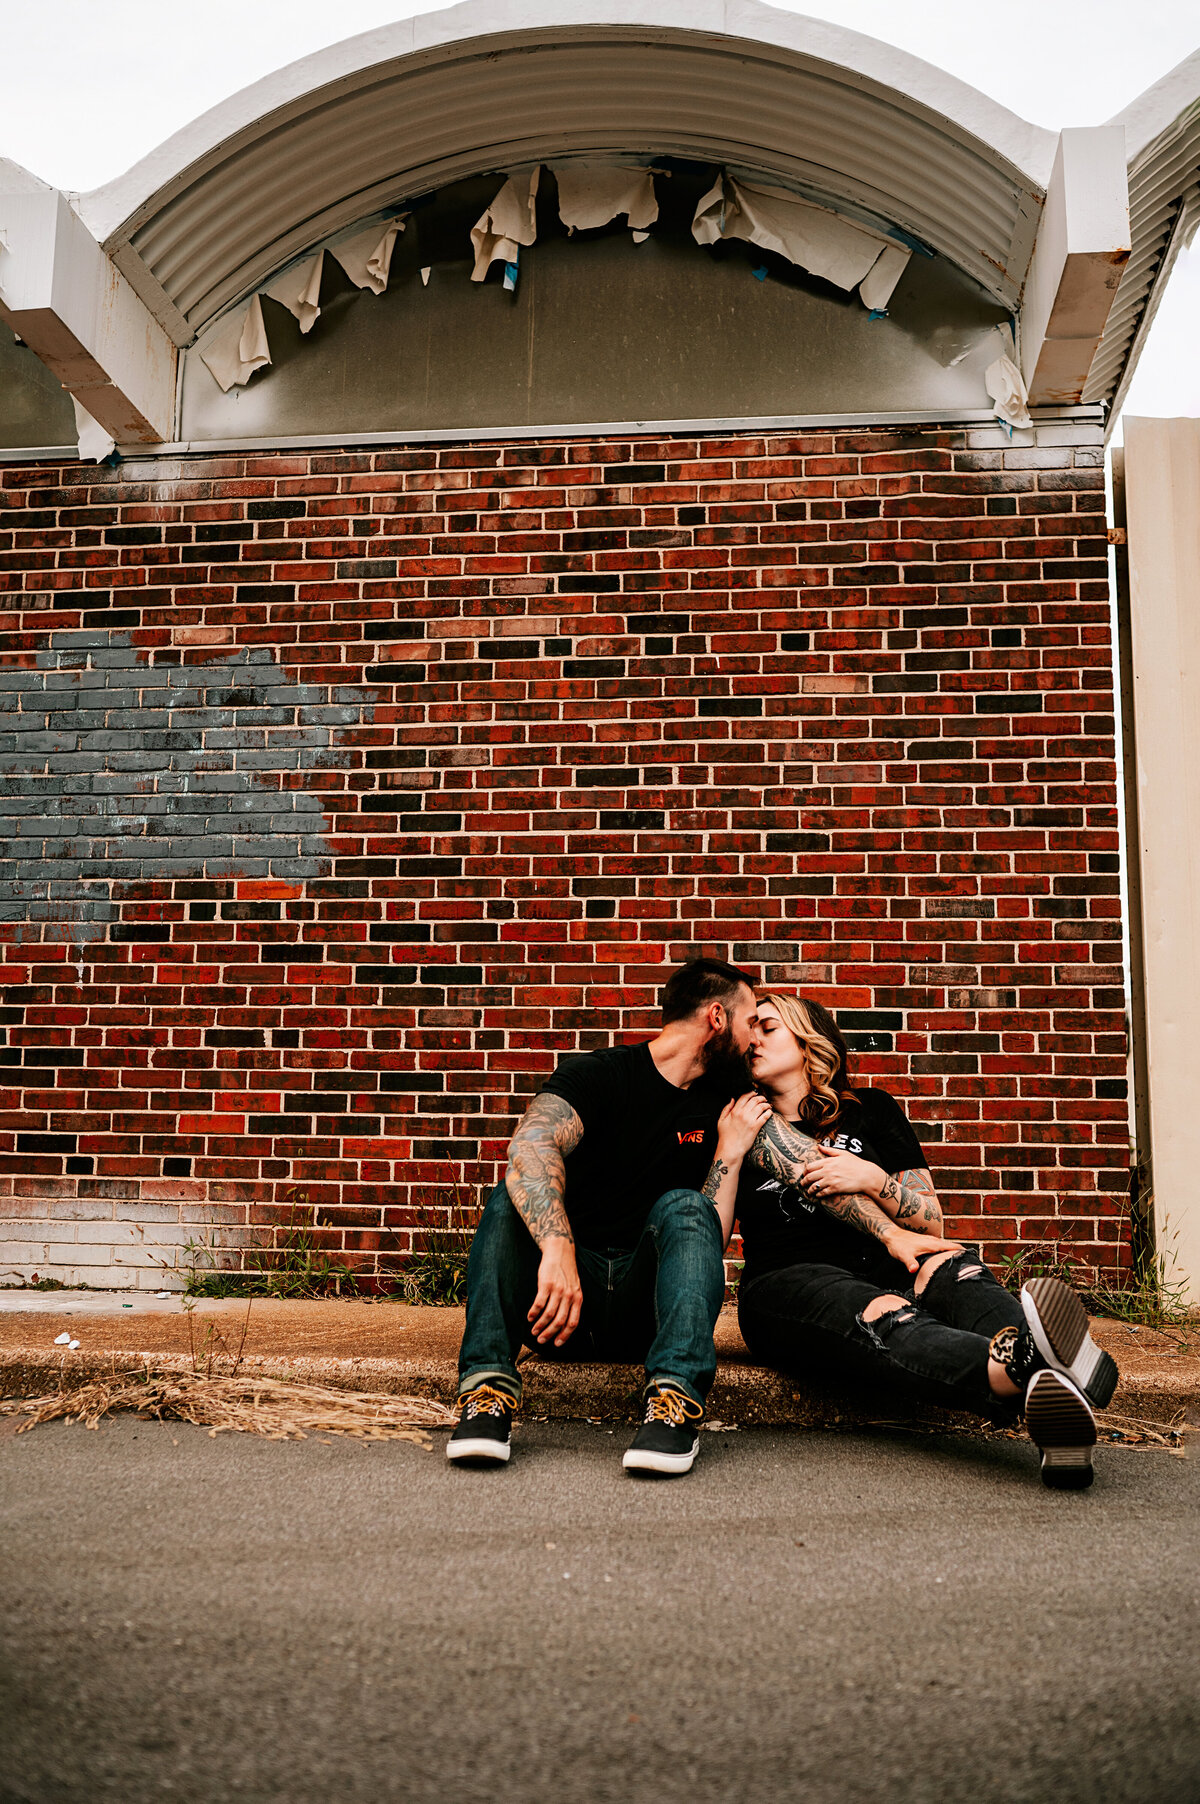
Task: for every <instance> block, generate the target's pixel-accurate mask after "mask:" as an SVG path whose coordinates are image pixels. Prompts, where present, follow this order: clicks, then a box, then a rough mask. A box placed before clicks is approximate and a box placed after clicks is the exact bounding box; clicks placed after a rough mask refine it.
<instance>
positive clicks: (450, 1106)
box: [0, 427, 1129, 1284]
mask: <svg viewBox="0 0 1200 1804" xmlns="http://www.w3.org/2000/svg"><path fill="white" fill-rule="evenodd" d="M1050 436H1055V435H1051V434H1049V433H1045V432H1044V433H1043V434H1042V437H1043V438H1046V437H1050ZM1072 437H1074V439H1075V441H1076V442H1075V443H1074V444H1071V443H1069V442H1066V443H1064V442H1063V441H1064V440H1068V439H1070V438H1072ZM1101 463H1102V459H1101V453H1100V450H1099V448H1098V445H1097V442H1096V440H1095V437H1094V433H1093V430H1092V429H1091V428H1087V427H1080V428H1076V429H1072V428H1070V427H1061V428H1058V429H1057V433H1056V436H1055V442H1052V443H1041V444H1038V445H1036V446H1035V447H1034V448H1032V449H1028V448H1027V449H1012V448H1005V443H1004V441H1003V440H1002V439H1001V438H1000V436H999V434H998V433H989V432H983V433H973V432H951V431H945V430H940V431H932V430H931V431H926V432H910V433H906V434H903V435H900V434H897V433H895V432H886V431H874V432H866V431H859V432H845V433H837V434H834V433H831V432H821V433H809V434H805V435H804V436H788V435H784V434H780V435H778V436H767V437H752V436H747V437H743V438H735V439H731V440H727V441H724V440H703V439H701V440H697V439H695V438H690V439H685V438H670V439H665V440H644V439H643V440H635V441H633V442H628V441H626V442H621V443H613V442H607V441H604V442H595V443H589V442H581V441H578V440H568V441H564V442H545V443H540V444H484V445H477V446H472V447H470V448H466V449H464V448H460V447H446V446H442V447H438V446H432V447H428V448H418V449H392V450H347V451H345V452H342V453H334V454H329V453H326V452H324V451H322V452H320V453H313V454H311V455H295V454H290V453H273V454H248V455H242V456H236V457H233V456H224V455H214V456H211V457H204V458H201V457H197V458H194V459H189V460H188V461H186V462H183V463H175V462H173V463H170V464H165V463H164V464H157V465H148V464H146V463H132V464H127V465H125V466H124V467H123V468H121V469H120V470H118V471H115V472H113V471H109V470H107V469H103V468H101V469H90V468H80V467H79V466H78V465H68V466H65V467H61V468H56V467H46V466H43V465H38V466H26V467H19V468H10V469H7V470H4V471H0V590H3V592H4V595H5V610H6V611H5V614H4V619H3V622H2V626H3V640H2V642H0V653H2V662H3V666H4V669H3V672H2V674H0V704H2V706H3V711H4V716H5V718H4V720H3V721H2V722H0V790H2V792H3V795H4V797H5V803H6V806H5V808H4V810H3V812H4V814H5V816H6V817H7V827H6V830H5V833H4V841H3V844H2V845H0V863H2V865H3V868H2V869H0V934H2V937H3V942H4V944H3V953H4V969H3V976H4V983H5V990H6V994H5V995H4V997H3V1014H2V1023H3V1029H4V1032H3V1039H4V1042H5V1045H4V1047H3V1048H2V1049H0V1058H2V1059H3V1062H4V1075H5V1081H6V1088H5V1092H4V1103H3V1114H2V1116H0V1173H2V1174H3V1175H2V1176H0V1185H2V1186H3V1194H4V1197H5V1198H6V1199H7V1200H8V1204H10V1205H11V1206H10V1207H9V1206H6V1207H5V1209H4V1213H5V1214H6V1215H7V1216H8V1217H9V1219H10V1225H9V1226H8V1227H7V1228H5V1230H4V1233H5V1235H6V1247H5V1254H6V1256H5V1257H4V1259H3V1264H4V1266H5V1268H6V1269H11V1270H15V1271H19V1272H21V1273H23V1274H25V1275H29V1273H31V1272H32V1271H34V1270H37V1271H39V1272H41V1273H42V1275H46V1274H47V1272H50V1273H54V1274H60V1275H69V1276H74V1277H75V1278H80V1277H83V1278H85V1279H87V1280H89V1281H91V1282H93V1283H106V1282H110V1283H111V1282H117V1283H122V1282H140V1283H146V1284H157V1283H158V1282H160V1281H161V1277H160V1272H161V1264H160V1263H159V1262H164V1263H166V1264H168V1265H169V1264H171V1263H173V1262H174V1263H178V1262H179V1260H180V1258H181V1257H182V1255H181V1254H180V1251H179V1249H180V1248H181V1246H182V1245H183V1243H184V1242H186V1241H188V1240H189V1239H196V1240H204V1239H205V1238H212V1239H215V1240H216V1241H218V1242H220V1243H221V1244H222V1245H224V1246H225V1247H226V1248H228V1249H231V1254H230V1256H232V1257H236V1255H237V1249H238V1247H239V1246H244V1245H246V1244H247V1242H248V1241H251V1240H253V1238H254V1237H255V1236H256V1235H257V1234H259V1233H260V1232H262V1231H263V1230H264V1228H265V1227H266V1226H267V1225H268V1224H270V1223H271V1222H272V1221H278V1220H279V1219H280V1218H281V1215H286V1214H287V1213H288V1211H289V1210H290V1209H292V1208H294V1207H297V1206H299V1208H300V1210H301V1211H302V1213H303V1212H304V1211H308V1212H310V1216H311V1219H313V1220H314V1221H315V1223H316V1225H317V1228H318V1232H319V1237H320V1240H321V1242H322V1244H323V1245H325V1246H326V1247H327V1248H328V1249H330V1250H331V1251H336V1252H341V1251H345V1253H346V1254H347V1255H348V1256H349V1257H350V1259H351V1261H352V1262H357V1261H361V1262H362V1263H363V1265H364V1266H365V1267H366V1269H367V1270H374V1269H376V1268H377V1266H381V1267H384V1268H386V1267H388V1266H390V1265H394V1263H395V1261H396V1259H397V1257H398V1256H400V1255H402V1254H403V1252H404V1251H405V1250H406V1249H407V1248H408V1246H409V1245H410V1241H411V1234H412V1230H413V1226H414V1221H415V1220H417V1219H418V1218H417V1217H416V1216H415V1215H414V1208H419V1207H420V1206H421V1205H422V1202H423V1201H424V1202H430V1201H432V1202H433V1203H434V1204H439V1205H440V1204H444V1203H445V1201H446V1197H447V1189H446V1186H447V1185H448V1184H449V1183H450V1182H451V1181H452V1180H461V1181H466V1182H468V1183H470V1182H474V1181H477V1180H481V1179H488V1178H490V1177H491V1176H492V1174H493V1173H494V1172H495V1171H496V1168H497V1162H498V1160H499V1159H500V1158H501V1156H502V1152H503V1148H504V1145H505V1142H506V1140H507V1137H508V1135H509V1133H510V1131H511V1128H512V1126H513V1123H514V1120H515V1117H516V1115H517V1114H518V1113H519V1111H520V1109H521V1108H522V1107H523V1105H524V1102H525V1100H526V1099H527V1097H528V1096H529V1094H530V1093H531V1091H532V1090H533V1089H534V1088H535V1087H536V1084H537V1082H538V1079H539V1076H540V1075H541V1074H542V1073H544V1072H545V1071H547V1070H548V1069H549V1068H550V1067H551V1066H552V1065H553V1063H554V1061H555V1058H556V1057H557V1055H558V1054H559V1053H562V1052H565V1051H568V1050H571V1049H575V1048H587V1047H592V1046H596V1045H601V1044H606V1043H608V1040H609V1037H610V1035H612V1034H620V1035H628V1036H631V1037H640V1036H643V1035H645V1034H647V1033H648V1032H650V1031H651V1030H652V1029H653V1027H654V1025H655V1019H656V1016H655V995H656V990H657V986H658V985H659V983H660V982H661V981H662V978H663V975H664V971H665V968H666V967H667V966H669V965H670V964H672V963H674V962H675V961H678V960H680V959H682V958H684V957H686V956H688V955H690V954H693V953H696V952H705V953H714V954H717V955H719V956H732V957H733V958H735V959H736V960H737V961H738V962H739V963H742V964H745V965H748V966H751V967H753V968H754V969H755V970H756V971H758V972H760V973H761V974H762V975H763V977H764V978H766V979H769V980H770V981H772V982H779V983H783V984H786V985H792V986H797V987H799V988H801V989H803V990H804V991H806V992H808V993H809V994H813V995H816V996H819V997H821V998H822V999H824V1000H826V1001H827V1002H830V1003H832V1004H833V1005H834V1006H835V1007H836V1008H837V1010H838V1011H839V1013H840V1017H841V1020H842V1022H843V1024H844V1025H845V1026H846V1027H847V1028H848V1029H849V1030H850V1039H851V1043H852V1045H854V1046H855V1047H856V1048H857V1049H858V1070H859V1072H860V1074H861V1081H871V1082H876V1083H882V1084H884V1085H886V1086H888V1087H890V1088H893V1089H895V1090H896V1091H897V1092H898V1093H899V1094H900V1095H901V1097H902V1098H904V1099H906V1100H907V1101H908V1103H909V1107H910V1111H911V1113H912V1115H913V1117H914V1119H915V1120H916V1122H917V1123H918V1127H919V1131H920V1133H921V1135H922V1137H923V1139H924V1140H925V1141H926V1142H927V1144H928V1146H929V1152H930V1161H931V1164H932V1165H933V1168H934V1171H935V1175H936V1177H937V1180H938V1183H939V1186H940V1188H941V1189H942V1192H943V1195H944V1197H945V1198H946V1200H947V1203H948V1213H949V1217H950V1220H951V1222H952V1224H953V1227H954V1228H955V1229H956V1230H957V1231H959V1232H962V1233H970V1234H971V1235H974V1236H981V1237H982V1239H983V1240H984V1242H985V1243H986V1244H987V1246H988V1247H989V1249H990V1250H991V1252H992V1253H993V1254H994V1255H999V1254H1008V1253H1011V1252H1012V1251H1013V1250H1014V1249H1015V1248H1016V1247H1017V1246H1018V1244H1032V1243H1035V1242H1037V1241H1039V1240H1042V1239H1051V1240H1058V1239H1060V1238H1066V1239H1067V1240H1069V1241H1070V1242H1072V1243H1073V1244H1074V1246H1075V1248H1076V1251H1077V1256H1079V1257H1081V1258H1082V1259H1083V1260H1084V1261H1085V1262H1091V1263H1094V1264H1096V1265H1099V1266H1104V1267H1107V1268H1109V1269H1110V1270H1111V1269H1112V1268H1114V1267H1115V1266H1116V1265H1117V1264H1119V1263H1120V1262H1121V1261H1122V1260H1123V1259H1124V1258H1125V1229H1124V1224H1123V1212H1124V1206H1125V1192H1126V1187H1127V1181H1128V1163H1129V1158H1128V1141H1127V1125H1126V1104H1125V1101H1124V1094H1125V1053H1124V1032H1123V991H1122V972H1121V941H1120V918H1119V898H1118V860H1117V833H1116V815H1115V788H1114V781H1115V779H1114V741H1113V718H1112V695H1111V688H1112V679H1111V651H1110V642H1109V627H1108V588H1107V566H1106V553H1105V540H1104V526H1105V521H1104V514H1103V506H1104V498H1103V472H1102V467H1101ZM297 1198H299V1199H300V1202H299V1204H298V1205H297V1200H296V1199H297ZM306 1219H307V1217H306Z"/></svg>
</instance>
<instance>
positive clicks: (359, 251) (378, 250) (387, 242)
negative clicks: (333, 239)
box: [327, 219, 406, 294]
mask: <svg viewBox="0 0 1200 1804" xmlns="http://www.w3.org/2000/svg"><path fill="white" fill-rule="evenodd" d="M405 223H406V222H405V221H404V220H403V219H392V220H389V221H388V223H387V224H386V225H378V224H376V225H373V226H369V227H368V228H367V230H366V231H365V232H356V233H355V235H354V237H353V238H343V239H342V241H341V243H340V244H331V245H329V246H328V247H327V248H328V250H329V254H330V256H331V257H336V259H337V261H338V262H339V263H340V264H341V266H342V268H343V269H344V270H345V272H346V274H347V275H348V276H349V278H350V280H351V281H352V282H353V283H354V286H355V287H356V288H369V289H370V290H371V292H372V293H373V294H382V293H383V291H384V289H385V288H386V287H387V285H388V274H389V272H390V270H391V267H392V252H393V251H394V250H395V248H396V240H397V238H398V237H399V236H400V234H401V232H402V231H403V230H404V227H405Z"/></svg>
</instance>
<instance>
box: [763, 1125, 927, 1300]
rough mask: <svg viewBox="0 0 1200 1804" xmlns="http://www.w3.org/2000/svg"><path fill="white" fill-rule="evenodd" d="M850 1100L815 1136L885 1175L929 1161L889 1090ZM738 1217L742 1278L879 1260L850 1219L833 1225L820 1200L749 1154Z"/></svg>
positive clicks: (863, 1265)
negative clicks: (787, 1269)
mask: <svg viewBox="0 0 1200 1804" xmlns="http://www.w3.org/2000/svg"><path fill="white" fill-rule="evenodd" d="M854 1097H855V1101H854V1102H852V1103H846V1104H845V1105H844V1106H843V1108H842V1110H841V1112H840V1114H839V1115H838V1117H837V1119H836V1120H835V1121H834V1122H833V1123H832V1124H831V1125H830V1126H829V1127H828V1128H825V1129H824V1130H823V1131H822V1132H821V1133H819V1134H817V1135H815V1136H814V1138H816V1139H819V1140H821V1141H822V1142H823V1143H824V1144H825V1145H826V1146H835V1147H837V1148H838V1150H839V1151H840V1152H851V1153H854V1154H856V1155H857V1157H858V1158H860V1159H869V1160H870V1161H871V1163H872V1164H873V1165H879V1166H882V1168H883V1170H884V1171H886V1172H887V1173H888V1175H889V1176H894V1175H895V1173H896V1172H898V1171H915V1170H916V1169H918V1168H919V1167H920V1166H923V1165H924V1164H925V1163H926V1159H925V1154H924V1153H923V1152H922V1151H921V1143H920V1141H919V1140H918V1139H917V1136H916V1135H915V1134H914V1133H913V1130H912V1126H911V1124H910V1122H909V1119H908V1117H907V1115H906V1114H905V1113H904V1110H903V1109H902V1108H901V1107H900V1104H899V1103H898V1102H897V1101H896V1099H895V1097H894V1096H891V1095H889V1093H888V1092H887V1091H886V1090H855V1091H854ZM796 1125H800V1124H796ZM803 1131H805V1132H807V1131H808V1130H807V1129H805V1130H803ZM737 1212H738V1222H739V1225H740V1227H741V1231H742V1246H743V1249H744V1251H745V1255H746V1271H745V1278H747V1279H749V1278H753V1277H758V1276H759V1275H760V1274H761V1273H763V1272H773V1271H778V1270H779V1268H780V1267H781V1266H785V1265H841V1266H845V1267H846V1268H847V1269H848V1270H850V1271H860V1270H861V1271H865V1270H866V1269H867V1268H868V1267H869V1266H872V1265H873V1264H874V1263H877V1261H878V1255H879V1251H880V1248H879V1244H878V1242H877V1241H875V1240H872V1239H871V1238H870V1236H869V1235H866V1234H864V1233H862V1231H861V1230H860V1229H858V1228H853V1227H851V1226H850V1225H849V1224H848V1223H847V1222H841V1221H835V1220H834V1218H833V1216H832V1215H829V1214H828V1213H827V1212H826V1211H825V1210H824V1209H823V1208H822V1207H821V1205H820V1203H818V1202H816V1201H813V1200H810V1198H808V1197H807V1196H805V1194H804V1192H803V1191H802V1190H799V1189H797V1188H796V1186H795V1185H793V1184H785V1183H783V1182H782V1181H781V1180H780V1179H779V1178H774V1177H772V1176H771V1175H770V1174H769V1173H768V1172H765V1171H763V1170H761V1169H760V1168H759V1167H758V1166H757V1165H754V1164H752V1163H751V1160H750V1158H749V1156H747V1157H746V1158H745V1159H744V1160H743V1161H742V1170H741V1175H740V1178H739V1181H738V1200H737Z"/></svg>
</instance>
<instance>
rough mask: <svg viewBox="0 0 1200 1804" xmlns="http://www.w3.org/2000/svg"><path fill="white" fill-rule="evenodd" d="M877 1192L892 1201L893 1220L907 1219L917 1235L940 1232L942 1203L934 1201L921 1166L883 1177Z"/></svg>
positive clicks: (935, 1198)
mask: <svg viewBox="0 0 1200 1804" xmlns="http://www.w3.org/2000/svg"><path fill="white" fill-rule="evenodd" d="M880 1194H881V1195H882V1196H884V1197H887V1198H888V1199H889V1200H890V1201H893V1202H895V1204H896V1220H897V1221H901V1222H902V1221H909V1220H910V1219H912V1218H913V1217H914V1216H915V1217H917V1219H916V1220H915V1221H913V1227H914V1229H915V1230H916V1232H917V1233H918V1234H928V1233H933V1234H940V1233H941V1231H942V1206H941V1204H940V1203H939V1202H938V1196H937V1191H936V1190H935V1189H934V1187H933V1179H932V1178H931V1177H930V1175H929V1173H928V1171H927V1170H926V1169H925V1167H924V1166H923V1165H921V1166H917V1167H916V1168H915V1169H914V1170H912V1171H898V1172H896V1173H895V1175H894V1176H893V1177H890V1178H888V1179H887V1181H886V1182H885V1183H884V1185H883V1188H882V1191H881V1192H880Z"/></svg>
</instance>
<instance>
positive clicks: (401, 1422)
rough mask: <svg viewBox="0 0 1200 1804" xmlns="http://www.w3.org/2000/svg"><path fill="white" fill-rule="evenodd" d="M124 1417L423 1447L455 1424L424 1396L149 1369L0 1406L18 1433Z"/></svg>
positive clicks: (280, 1437)
mask: <svg viewBox="0 0 1200 1804" xmlns="http://www.w3.org/2000/svg"><path fill="white" fill-rule="evenodd" d="M125 1410H133V1411H136V1413H137V1414H138V1415H139V1416H142V1417H156V1418H157V1419H158V1420H159V1421H160V1422H163V1421H175V1422H193V1423H195V1424H196V1425H197V1426H198V1427H200V1428H207V1429H208V1432H209V1434H210V1435H217V1434H224V1433H227V1432H232V1433H237V1434H259V1435H263V1436H265V1437H266V1439H267V1440H270V1441H303V1440H305V1439H306V1438H307V1436H308V1435H310V1434H345V1435H351V1436H353V1437H354V1438H355V1439H356V1440H360V1441H413V1442H415V1443H416V1445H417V1446H419V1447H428V1446H430V1445H431V1442H430V1439H429V1436H428V1434H427V1433H426V1432H425V1430H426V1429H428V1428H449V1427H452V1426H453V1424H454V1422H455V1421H456V1420H457V1417H456V1416H455V1415H454V1414H453V1412H452V1411H451V1410H448V1409H446V1408H445V1406H444V1405H443V1404H441V1403H434V1402H432V1401H430V1400H429V1399H427V1398H424V1397H385V1396H376V1395H373V1394H372V1393H371V1392H369V1391H339V1390H331V1389H327V1388H326V1387H325V1386H323V1385H318V1384H288V1383H285V1382H284V1381H283V1380H282V1379H277V1378H261V1377H252V1376H244V1377H243V1376H239V1375H237V1374H236V1373H235V1374H234V1375H233V1376H227V1377H221V1376H217V1375H214V1374H212V1373H206V1372H203V1371H201V1372H181V1373H165V1372H161V1371H159V1372H155V1371H153V1370H152V1369H151V1368H150V1367H146V1369H145V1370H144V1371H140V1372H122V1373H114V1374H113V1375H112V1376H111V1377H106V1378H98V1379H95V1380H93V1381H92V1383H90V1384H85V1385H81V1386H79V1387H78V1388H75V1389H70V1390H68V1389H63V1390H58V1391H54V1392H52V1393H51V1394H50V1395H49V1396H45V1397H25V1398H20V1399H18V1400H17V1401H15V1402H7V1403H0V1414H3V1415H7V1416H19V1415H23V1416H24V1417H25V1418H26V1420H24V1421H23V1422H21V1423H20V1425H19V1427H18V1428H17V1433H18V1434H23V1433H24V1432H25V1431H26V1430H27V1429H29V1428H36V1427H37V1426H38V1424H39V1423H41V1422H55V1421H67V1422H82V1423H83V1424H84V1426H85V1427H87V1428H96V1427H98V1426H99V1423H100V1421H101V1419H102V1418H103V1417H104V1416H109V1415H115V1414H118V1413H119V1412H121V1411H125Z"/></svg>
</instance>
